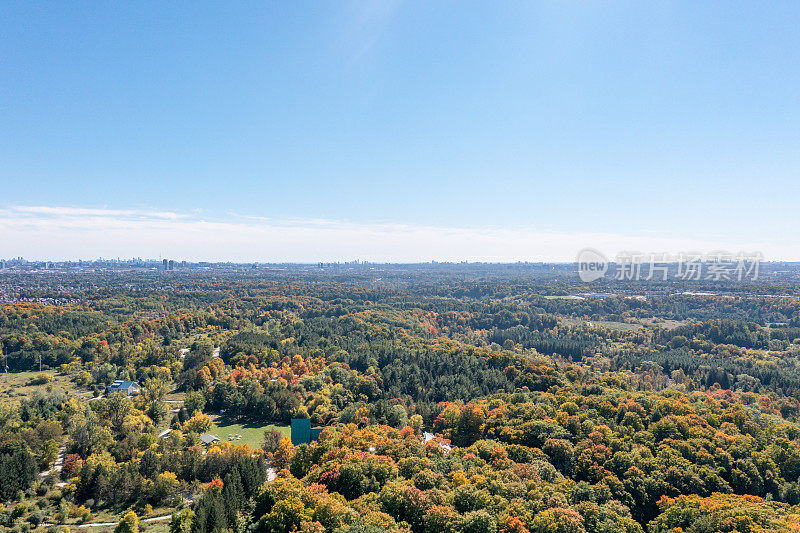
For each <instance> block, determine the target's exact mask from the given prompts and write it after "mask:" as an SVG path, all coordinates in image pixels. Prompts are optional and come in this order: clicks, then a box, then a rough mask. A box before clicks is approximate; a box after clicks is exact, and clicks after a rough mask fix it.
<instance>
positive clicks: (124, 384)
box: [108, 379, 139, 390]
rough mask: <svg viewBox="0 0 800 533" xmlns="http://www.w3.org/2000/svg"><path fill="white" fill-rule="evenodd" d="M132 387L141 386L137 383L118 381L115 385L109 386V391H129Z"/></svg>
mask: <svg viewBox="0 0 800 533" xmlns="http://www.w3.org/2000/svg"><path fill="white" fill-rule="evenodd" d="M131 387H137V388H138V387H139V384H138V383H136V382H135V381H125V380H122V379H118V380H117V381H115V382H114V383H112V384H111V385H109V386H108V388H109V389H119V390H127V389H130V388H131Z"/></svg>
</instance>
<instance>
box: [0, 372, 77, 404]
mask: <svg viewBox="0 0 800 533" xmlns="http://www.w3.org/2000/svg"><path fill="white" fill-rule="evenodd" d="M42 374H49V375H50V376H53V381H51V382H50V383H48V384H46V385H32V384H31V380H32V379H34V378H36V376H38V375H39V372H13V373H8V374H7V373H5V372H3V373H0V398H13V399H19V400H21V399H23V398H27V397H29V396H32V395H33V394H34V393H35V392H36V391H39V390H41V391H44V390H47V389H48V387H50V388H51V389H52V390H60V391H63V392H65V393H66V394H68V395H70V396H77V395H81V396H86V395H87V394H88V395H89V396H90V394H89V393H87V392H85V391H83V392H81V391H78V390H76V386H75V383H73V382H72V381H70V379H69V376H64V375H60V374H58V373H56V372H54V371H52V370H51V371H47V372H42Z"/></svg>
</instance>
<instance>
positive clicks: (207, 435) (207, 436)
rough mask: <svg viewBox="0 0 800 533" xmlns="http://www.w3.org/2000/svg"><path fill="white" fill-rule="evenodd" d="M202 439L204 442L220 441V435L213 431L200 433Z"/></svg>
mask: <svg viewBox="0 0 800 533" xmlns="http://www.w3.org/2000/svg"><path fill="white" fill-rule="evenodd" d="M200 440H201V441H202V442H203V444H211V443H212V442H218V441H219V437H217V436H216V435H212V434H211V433H203V434H202V435H200Z"/></svg>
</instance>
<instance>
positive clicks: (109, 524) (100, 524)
mask: <svg viewBox="0 0 800 533" xmlns="http://www.w3.org/2000/svg"><path fill="white" fill-rule="evenodd" d="M170 518H172V515H171V514H166V515H163V516H154V517H153V518H140V519H139V522H158V521H159V520H169V519H170ZM117 524H119V522H95V523H92V524H42V525H41V527H76V528H77V527H82V528H88V527H114V526H116V525H117Z"/></svg>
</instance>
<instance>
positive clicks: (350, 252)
mask: <svg viewBox="0 0 800 533" xmlns="http://www.w3.org/2000/svg"><path fill="white" fill-rule="evenodd" d="M0 232H2V235H3V239H2V241H0V257H5V258H10V257H17V256H22V257H25V258H27V259H31V260H37V259H53V260H61V259H65V260H66V259H69V260H75V259H92V258H97V257H106V258H110V257H120V258H130V257H142V258H155V257H158V256H163V257H173V258H176V259H180V260H189V261H241V262H250V261H258V262H317V261H347V260H353V259H361V260H367V261H375V262H421V261H431V260H436V261H490V262H513V261H572V260H574V258H575V255H576V254H577V252H578V251H579V250H580V249H582V248H584V247H593V248H596V249H599V250H601V251H603V252H604V253H606V254H607V255H608V256H609V257H613V255H615V254H616V253H618V252H620V251H625V250H627V251H641V252H659V253H660V252H668V253H675V254H677V253H680V252H688V251H700V252H705V253H710V252H713V251H717V250H726V251H731V252H740V251H743V252H754V251H759V252H762V253H763V254H764V256H765V259H766V260H796V259H800V245H798V243H776V242H768V241H764V242H748V243H741V242H739V243H733V242H725V241H724V240H709V239H697V238H692V237H690V236H687V237H684V238H681V237H676V236H668V237H666V236H659V235H648V234H635V233H631V234H609V233H599V232H592V231H591V230H588V231H585V232H552V231H537V230H536V229H535V228H525V227H516V228H510V227H503V228H497V227H495V228H493V227H447V226H432V225H415V224H387V223H374V224H370V223H363V222H349V221H342V220H328V219H311V218H306V219H277V218H276V219H272V218H267V217H254V216H245V215H241V214H235V213H228V214H225V215H220V216H212V215H210V214H208V213H200V212H178V211H169V210H155V209H153V210H148V209H105V208H84V207H71V206H9V207H6V208H3V209H0Z"/></svg>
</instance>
